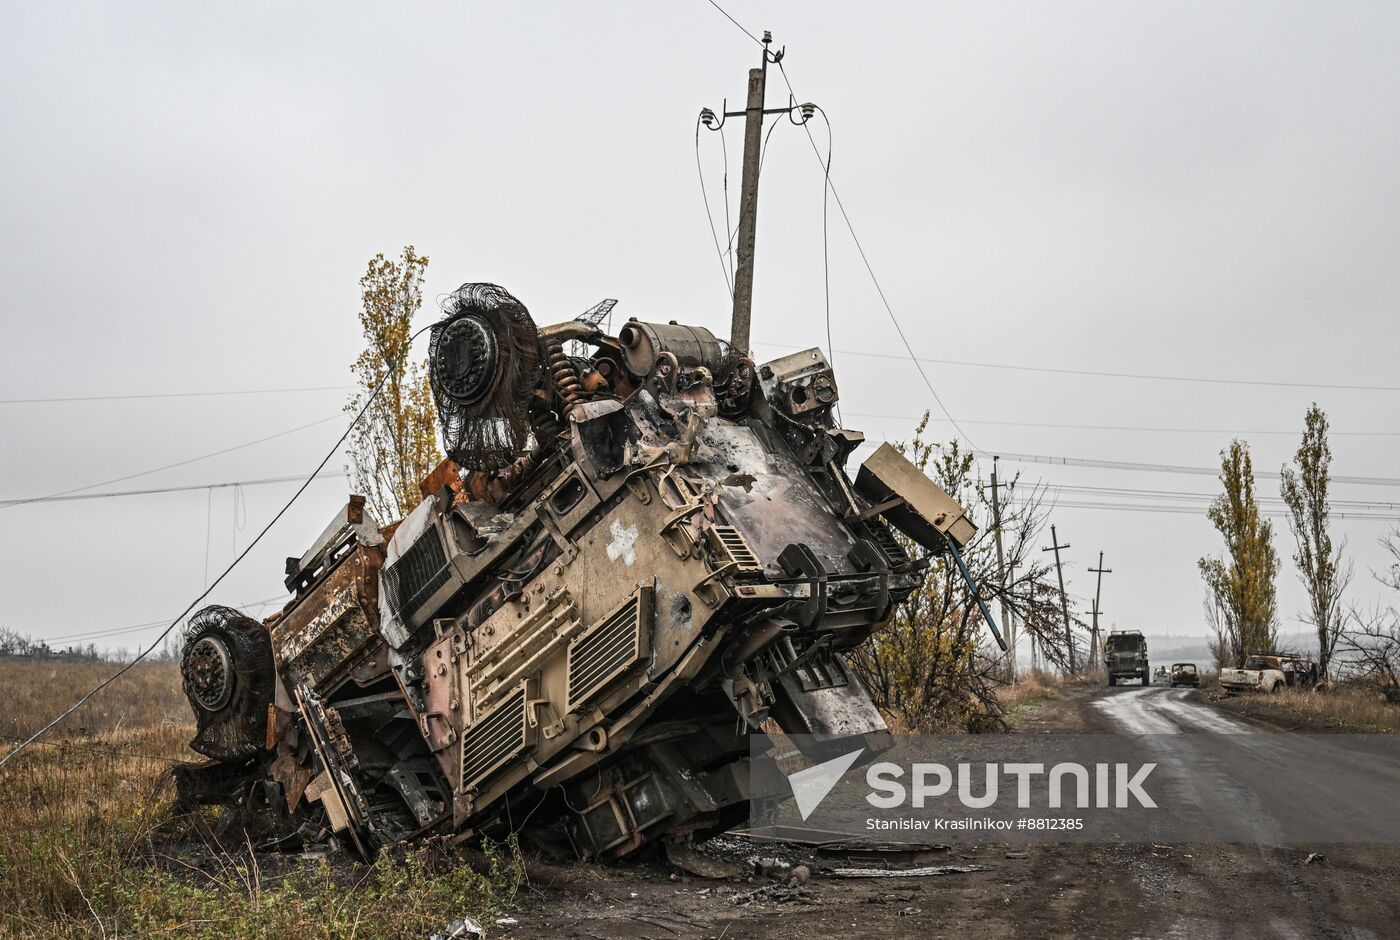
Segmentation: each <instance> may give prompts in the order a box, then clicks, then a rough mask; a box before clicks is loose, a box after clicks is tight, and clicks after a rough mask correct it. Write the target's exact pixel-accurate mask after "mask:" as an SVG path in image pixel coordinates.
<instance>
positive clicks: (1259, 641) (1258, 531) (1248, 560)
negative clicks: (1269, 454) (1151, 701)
mask: <svg viewBox="0 0 1400 940" xmlns="http://www.w3.org/2000/svg"><path fill="white" fill-rule="evenodd" d="M1220 482H1221V484H1222V485H1223V486H1224V492H1223V493H1221V494H1220V495H1219V496H1217V497H1216V498H1215V501H1214V502H1213V503H1211V506H1210V509H1209V510H1207V512H1206V515H1207V516H1208V517H1209V519H1210V521H1211V522H1212V523H1214V524H1215V527H1216V529H1218V530H1219V531H1220V534H1221V535H1222V536H1224V538H1225V557H1224V558H1202V559H1200V561H1198V562H1197V565H1198V566H1199V568H1200V571H1201V577H1202V578H1204V579H1205V582H1206V587H1207V589H1208V590H1209V591H1210V594H1211V597H1212V598H1213V600H1214V602H1215V606H1216V607H1217V608H1218V610H1219V619H1218V622H1217V626H1216V630H1217V634H1218V643H1217V649H1218V652H1217V655H1216V659H1217V665H1221V666H1224V665H1234V666H1242V665H1244V658H1245V657H1246V656H1248V655H1249V654H1250V653H1252V652H1255V651H1256V650H1266V649H1272V648H1273V646H1274V643H1275V641H1276V639H1277V636H1278V617H1277V613H1278V611H1277V607H1278V601H1277V598H1276V595H1275V593H1274V590H1275V589H1274V576H1275V575H1276V574H1278V553H1277V552H1275V551H1274V530H1273V526H1272V525H1270V524H1269V522H1267V521H1266V520H1265V519H1264V517H1263V516H1262V515H1261V514H1260V512H1259V503H1258V500H1257V499H1256V498H1255V495H1254V462H1253V460H1252V459H1251V458H1250V455H1249V447H1248V445H1246V444H1245V443H1244V442H1243V441H1240V440H1234V441H1231V442H1230V446H1229V447H1227V448H1226V449H1225V450H1223V451H1221V452H1220ZM1221 653H1224V654H1226V656H1227V657H1228V658H1221V655H1220V654H1221Z"/></svg>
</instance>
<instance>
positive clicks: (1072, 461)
mask: <svg viewBox="0 0 1400 940" xmlns="http://www.w3.org/2000/svg"><path fill="white" fill-rule="evenodd" d="M997 456H998V457H1000V458H1001V459H1002V460H1009V461H1012V462H1015V463H1032V464H1049V465H1051V466H1058V467H1086V468H1092V469H1098V470H1127V471H1132V472H1137V473H1184V474H1193V475H1200V476H1210V477H1218V476H1219V475H1220V468H1219V467H1190V466H1181V465H1178V464H1158V463H1133V462H1130V461H1126V460H1099V459H1094V458H1091V457H1054V456H1050V455H1047V454H1011V453H1007V452H1006V451H999V452H998V454H997ZM1254 476H1255V477H1256V478H1257V479H1265V480H1277V479H1280V478H1281V477H1282V474H1279V473H1277V472H1275V471H1271V470H1255V471H1254ZM1329 479H1330V481H1331V482H1332V483H1345V484H1351V485H1356V486H1400V479H1398V478H1395V477H1364V476H1332V477H1330V478H1329Z"/></svg>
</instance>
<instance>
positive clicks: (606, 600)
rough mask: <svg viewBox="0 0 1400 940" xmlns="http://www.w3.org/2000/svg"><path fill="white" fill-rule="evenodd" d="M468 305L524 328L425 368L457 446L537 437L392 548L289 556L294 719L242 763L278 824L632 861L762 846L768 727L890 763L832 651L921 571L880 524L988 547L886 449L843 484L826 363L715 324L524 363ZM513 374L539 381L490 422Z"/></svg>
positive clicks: (367, 844)
mask: <svg viewBox="0 0 1400 940" xmlns="http://www.w3.org/2000/svg"><path fill="white" fill-rule="evenodd" d="M469 287H470V288H472V289H470V290H469V289H468V288H469ZM478 288H479V289H478ZM454 297H457V298H459V299H460V298H463V297H465V298H469V299H470V298H475V297H487V298H498V299H499V298H502V297H504V298H506V300H503V301H501V302H500V303H501V305H502V306H501V309H508V310H509V313H510V319H509V322H508V323H507V322H504V321H502V320H501V319H500V318H501V316H502V315H501V314H500V313H499V311H498V310H497V308H496V307H492V306H491V305H490V304H485V305H479V306H471V304H470V303H468V302H466V301H463V302H462V303H461V304H459V305H458V306H456V307H454V308H453V311H454V312H453V313H452V315H451V316H452V317H469V318H471V317H474V318H477V319H476V321H474V322H473V323H471V324H468V325H466V326H461V327H452V328H451V329H450V330H444V335H445V336H456V337H458V338H459V339H460V341H454V342H444V343H443V344H440V345H435V347H434V348H435V350H439V352H436V353H435V355H437V356H440V357H442V356H446V357H453V356H455V357H457V358H456V359H452V360H451V361H446V360H443V361H439V360H434V361H433V362H432V371H431V374H432V375H434V376H435V377H438V376H445V377H446V378H444V379H443V381H444V382H447V383H448V384H447V386H446V387H445V388H444V389H437V388H436V387H435V392H439V393H440V394H439V395H438V398H439V404H440V413H442V414H443V420H444V421H449V422H451V423H452V427H453V432H454V434H453V437H452V438H451V439H452V440H458V441H470V440H474V439H485V438H483V437H482V434H483V432H482V431H481V429H480V427H478V425H479V424H480V423H481V422H490V421H492V420H497V419H496V418H495V417H493V415H497V414H502V415H506V416H507V418H509V419H510V420H516V418H517V417H518V415H517V414H516V412H514V411H512V410H511V409H513V408H515V407H516V406H517V404H518V403H519V402H528V409H529V415H528V420H529V425H530V427H531V428H532V429H533V430H532V442H531V444H530V448H529V450H528V451H525V452H520V453H517V455H516V459H515V460H514V461H513V462H505V463H504V464H502V463H500V462H496V463H494V466H490V465H486V464H482V465H477V466H472V465H471V459H472V456H473V455H472V453H471V452H469V451H466V450H463V451H453V452H452V453H454V454H455V455H456V457H455V458H454V459H457V460H458V461H459V462H460V463H462V467H459V466H458V463H453V462H451V461H448V462H444V463H443V464H442V465H441V466H439V467H438V468H437V469H435V470H434V471H433V473H432V474H431V475H430V476H429V478H428V479H426V480H425V481H424V482H423V487H422V490H423V493H424V497H425V498H424V501H423V503H422V504H421V505H420V506H419V507H418V508H417V509H415V510H414V511H413V512H412V513H411V514H410V515H409V516H408V517H407V518H406V519H404V520H403V521H402V522H394V523H392V524H391V525H390V526H388V527H386V528H385V529H383V530H380V529H379V528H378V527H377V525H376V524H375V523H374V522H373V521H372V520H369V519H368V518H367V517H366V516H365V515H364V513H363V503H362V501H358V500H352V501H351V503H350V504H349V505H348V506H347V508H346V509H345V510H344V511H343V512H342V513H340V514H338V515H337V516H336V518H335V519H334V520H332V522H331V524H330V525H329V526H328V527H327V529H326V532H325V533H324V534H323V536H322V537H321V538H320V539H318V541H317V543H316V544H315V545H314V546H313V547H312V549H311V550H310V551H308V552H307V553H306V554H304V555H303V556H301V557H300V558H298V559H292V560H290V561H289V563H288V572H287V574H288V584H289V587H291V588H292V589H293V590H295V591H296V593H297V596H296V598H295V599H294V600H293V601H292V602H291V603H290V604H289V605H288V606H287V608H286V609H285V610H284V611H283V612H281V613H280V614H279V615H278V616H277V617H275V618H272V619H271V620H270V628H271V641H272V646H273V650H274V653H275V673H276V674H275V676H274V677H272V678H273V679H275V683H276V692H277V694H276V706H275V707H274V708H272V709H271V710H269V711H268V719H267V721H266V740H265V741H263V742H262V743H263V745H264V747H263V748H262V749H261V752H260V753H258V754H255V755H253V756H252V757H251V758H250V760H249V764H248V767H249V768H251V771H250V772H251V773H253V775H254V776H255V777H261V778H262V779H264V780H265V781H267V783H268V785H269V786H273V787H275V788H277V789H278V791H279V792H280V793H281V794H282V795H283V797H284V799H283V800H282V805H283V806H284V808H285V810H286V811H287V812H288V813H292V814H294V815H296V817H297V818H298V819H304V820H305V824H308V825H321V826H323V827H325V828H327V829H329V830H333V831H335V832H337V833H338V834H339V835H340V836H341V837H342V838H344V839H345V840H346V842H347V843H348V844H350V845H352V846H353V847H355V848H356V849H357V850H359V851H362V852H365V853H367V854H368V853H370V852H372V851H373V850H374V848H375V847H376V846H379V845H383V844H386V843H391V842H394V841H398V840H401V839H409V838H415V837H417V836H419V835H421V834H424V833H428V832H446V833H452V834H455V835H456V836H457V837H459V838H464V839H467V838H474V837H477V836H481V835H489V836H493V837H500V836H503V835H505V834H507V833H509V832H511V831H513V830H516V829H518V828H519V827H520V826H522V825H524V826H525V828H524V830H523V832H522V835H523V836H524V837H526V838H527V839H529V840H531V841H532V842H534V843H535V844H537V845H540V846H543V847H547V848H552V849H557V850H559V851H562V852H566V853H573V854H576V855H578V856H581V857H585V858H616V857H620V856H623V855H626V854H628V853H631V852H634V851H636V850H637V849H639V848H640V847H642V846H644V845H646V844H647V843H649V842H652V841H655V840H675V839H682V838H686V837H688V836H692V835H705V834H709V833H714V832H718V831H723V830H725V829H728V828H731V827H733V826H734V825H736V824H737V823H739V822H742V821H743V820H744V819H745V818H746V816H747V810H748V806H747V799H748V774H747V759H748V756H749V755H748V749H749V741H748V736H749V734H750V733H751V732H752V731H754V730H755V729H757V727H758V726H759V725H760V724H761V723H763V722H765V721H771V722H775V723H776V724H777V726H779V727H780V728H781V729H782V730H783V731H786V732H788V733H791V734H795V735H801V736H804V737H803V738H802V740H804V741H808V742H814V743H808V744H805V745H804V746H806V747H810V748H812V749H814V751H813V753H814V754H817V755H820V754H821V753H824V749H826V748H827V747H846V748H848V749H849V748H850V747H851V746H853V743H855V742H858V743H859V744H860V746H862V747H864V748H865V749H866V753H868V754H869V755H872V756H873V755H874V754H875V753H878V752H879V751H880V750H881V749H883V748H884V747H885V746H886V741H887V736H888V733H887V731H886V729H885V726H884V722H883V721H882V720H881V718H880V715H879V713H878V712H877V711H876V709H875V708H874V706H873V705H872V704H871V702H870V699H869V697H868V695H867V694H866V693H865V691H864V689H863V688H862V687H861V686H860V685H859V683H858V682H857V681H856V680H855V679H854V677H853V676H852V675H851V674H850V672H849V670H848V669H847V668H846V667H845V664H844V661H843V659H842V658H841V655H840V654H841V652H842V651H844V650H848V649H850V648H852V647H854V646H857V645H859V644H860V643H862V642H864V641H865V640H866V639H867V638H868V637H869V636H870V634H871V632H872V631H873V630H875V629H877V628H878V627H879V626H880V625H881V624H882V623H883V622H884V621H885V619H886V618H887V617H888V616H889V613H890V611H891V609H892V607H893V605H894V604H895V603H897V602H898V601H899V600H900V599H901V598H903V597H905V596H907V595H908V593H909V592H910V591H911V590H913V589H914V587H915V586H916V585H917V584H918V583H919V582H920V579H921V577H922V569H923V564H924V563H923V560H922V559H919V558H911V557H909V556H908V555H907V554H906V553H905V551H904V550H903V549H902V548H901V547H900V545H899V543H898V542H897V541H896V540H895V539H894V538H893V537H892V535H891V533H890V530H889V528H888V527H887V525H886V519H889V520H890V521H893V522H894V523H895V524H896V525H899V526H900V527H901V528H904V529H905V530H906V531H910V530H911V528H912V529H915V530H917V529H918V527H919V526H923V527H925V528H927V529H928V530H929V531H930V532H932V533H933V535H932V537H931V538H929V539H928V540H927V541H933V539H935V538H936V539H942V538H944V537H945V536H946V537H948V538H951V539H955V540H965V539H966V538H968V537H970V533H969V531H968V526H969V524H968V523H967V521H966V518H965V516H964V515H963V514H962V510H961V508H960V507H958V506H956V504H954V503H953V502H952V501H951V500H949V499H948V498H947V497H946V494H942V493H941V491H938V490H937V488H936V487H933V486H932V484H931V483H930V482H929V481H928V480H927V478H925V477H923V476H922V475H921V474H918V473H917V471H915V472H914V474H912V475H911V474H910V473H909V471H908V468H907V467H905V466H904V465H903V464H900V463H899V461H898V460H894V459H891V458H890V457H889V455H888V453H886V452H882V451H877V456H878V457H879V459H877V460H875V462H874V464H873V466H868V467H867V469H866V470H864V471H862V477H860V478H858V480H857V481H854V482H853V481H852V480H851V479H850V477H848V476H847V473H846V470H845V464H846V461H847V459H848V457H849V456H850V454H851V452H852V450H853V449H854V448H855V447H856V446H858V445H859V444H860V442H861V441H862V440H863V437H862V435H860V434H859V432H855V431H848V430H846V429H842V428H839V427H837V426H836V425H835V423H834V413H833V408H832V406H833V405H834V403H835V401H836V396H837V391H836V382H835V377H834V375H833V374H832V372H831V369H830V367H829V365H828V364H827V363H826V360H825V358H824V357H823V356H822V355H821V353H820V352H819V351H818V350H808V351H806V352H803V353H798V354H794V355H793V356H787V357H783V359H780V360H776V361H775V362H773V363H769V364H766V365H763V366H755V364H754V363H753V362H752V361H750V360H749V359H748V358H747V357H745V356H742V355H738V354H737V353H735V352H734V351H732V350H728V351H726V350H725V349H724V348H723V347H722V346H721V344H719V343H718V342H717V341H715V339H714V337H713V335H711V334H710V333H709V332H708V331H707V330H704V329H703V328H699V327H688V326H681V325H677V324H648V323H639V322H637V321H629V322H628V323H627V324H626V325H625V327H624V329H623V330H622V331H621V335H620V336H619V337H612V336H607V335H605V334H603V333H602V332H601V331H600V330H599V329H598V328H597V327H596V325H594V324H593V323H583V322H581V321H573V322H571V324H561V325H560V326H558V327H546V328H545V329H544V330H541V331H538V332H537V334H536V336H537V338H538V349H535V350H531V351H528V354H526V355H521V354H519V353H518V351H517V352H515V353H513V352H511V350H512V348H514V347H512V346H511V344H512V343H516V344H517V345H518V342H519V340H520V336H521V335H522V330H523V329H524V328H525V327H524V326H523V324H526V323H527V321H528V315H527V314H526V315H524V317H523V319H522V312H523V307H521V306H519V305H518V302H514V301H513V298H509V295H508V294H506V293H505V292H504V291H501V289H499V288H494V287H493V286H491V285H485V286H480V285H478V286H472V285H468V286H466V287H464V288H463V289H462V290H461V291H459V292H457V294H455V295H454ZM493 302H494V301H493ZM531 328H532V327H531ZM493 331H494V332H493ZM462 337H465V339H462ZM565 342H581V343H583V344H584V345H585V346H588V347H591V348H592V350H593V351H592V353H591V354H590V355H588V356H578V355H574V354H573V353H569V354H567V355H566V354H565V353H564V351H563V347H562V344H564V343H565ZM512 356H515V357H516V358H515V359H512V358H511V357H512ZM473 357H476V358H473ZM483 357H484V358H483ZM490 357H498V359H492V358H490ZM512 363H514V365H512ZM522 363H523V364H522ZM532 363H539V364H543V366H542V367H541V368H539V369H538V370H537V371H535V372H531V371H530V370H531V369H534V368H535V366H533V365H532ZM497 372H499V373H500V374H501V375H507V376H510V377H512V381H514V380H515V379H518V378H519V377H521V376H528V375H538V385H537V387H536V388H535V389H534V391H533V392H532V393H530V394H528V395H523V393H521V392H520V389H519V388H518V387H516V386H514V385H512V386H510V388H509V389H507V392H508V393H509V395H511V396H516V397H510V398H509V399H508V400H507V399H505V398H502V399H501V400H500V402H498V401H497V399H495V398H493V397H492V396H493V395H497V394H498V393H497V392H496V391H493V390H495V389H497V388H498V387H502V382H503V381H504V380H498V376H497ZM435 381H436V378H435ZM507 392H501V393H499V394H501V395H505V394H507ZM459 393H460V394H459ZM467 393H470V397H466V396H467ZM453 395H458V397H457V398H454V397H453ZM522 396H523V397H522ZM498 406H499V407H498ZM444 409H445V411H444ZM453 409H455V411H454V410H453ZM502 420H504V419H502ZM474 422H475V423H474ZM474 435H475V437H474ZM484 452H485V451H484V450H483V453H484ZM896 456H897V455H896ZM492 459H493V460H495V459H496V458H495V452H494V451H493V452H492ZM899 459H900V460H902V458H899ZM905 463H907V461H906V462H905ZM862 478H864V479H866V480H867V484H866V485H859V480H860V479H862ZM870 481H874V482H870ZM877 484H878V486H877ZM931 487H932V488H931ZM876 490H878V492H876ZM901 512H902V513H903V514H904V515H903V516H901V515H900V513H901ZM907 517H913V518H914V522H913V523H909V522H908V521H907ZM915 537H916V538H918V536H917V535H916V536H915ZM260 727H261V726H260ZM240 779H241V778H240ZM526 820H528V825H526V824H525V823H524V822H523V821H526Z"/></svg>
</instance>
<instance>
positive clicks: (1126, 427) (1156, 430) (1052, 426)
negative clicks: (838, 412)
mask: <svg viewBox="0 0 1400 940" xmlns="http://www.w3.org/2000/svg"><path fill="white" fill-rule="evenodd" d="M851 417H853V418H875V419H880V420H885V421H911V422H912V421H918V420H920V416H919V415H887V414H872V413H869V412H857V411H853V412H851ZM933 420H935V421H942V420H944V419H942V418H934V419H933ZM963 423H964V424H986V425H995V426H999V427H1015V428H1046V429H1049V430H1057V431H1142V432H1149V433H1153V434H1219V435H1222V436H1235V437H1243V436H1246V435H1248V436H1255V435H1269V434H1277V435H1285V436H1288V437H1297V436H1299V434H1300V433H1301V432H1299V431H1296V430H1293V431H1282V430H1268V431H1261V430H1231V429H1229V428H1170V427H1155V426H1154V427H1149V426H1144V425H1131V424H1061V423H1054V422H1046V421H991V420H983V419H977V418H964V419H963ZM1327 433H1328V434H1329V435H1332V436H1335V437H1400V431H1333V430H1331V429H1330V428H1329V429H1328V431H1327Z"/></svg>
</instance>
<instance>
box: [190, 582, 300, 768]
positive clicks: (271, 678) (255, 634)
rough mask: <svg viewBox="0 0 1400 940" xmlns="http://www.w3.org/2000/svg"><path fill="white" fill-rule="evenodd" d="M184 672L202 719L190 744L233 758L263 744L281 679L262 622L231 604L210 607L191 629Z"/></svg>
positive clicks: (216, 755) (209, 754)
mask: <svg viewBox="0 0 1400 940" xmlns="http://www.w3.org/2000/svg"><path fill="white" fill-rule="evenodd" d="M180 673H181V678H182V679H183V685H184V690H185V696H186V697H187V698H188V699H189V703H190V708H191V710H192V711H193V712H194V716H195V722H196V724H197V725H198V733H197V734H196V735H195V738H194V740H193V741H191V742H190V747H192V748H193V749H194V750H196V751H198V752H199V753H201V754H203V755H205V756H206V757H212V758H214V759H215V760H218V761H224V762H228V763H232V762H237V761H243V760H247V759H248V758H250V757H252V756H253V755H254V754H256V753H258V752H259V751H260V750H262V747H263V740H264V737H265V735H266V727H267V707H268V705H270V704H271V703H272V700H273V689H274V685H275V683H276V666H275V665H274V663H273V659H272V642H271V638H270V637H269V636H268V632H267V630H266V628H264V627H263V625H262V624H260V623H258V622H257V621H256V620H253V619H252V618H250V617H246V616H244V615H243V614H240V613H239V612H238V611H236V610H231V609H230V608H227V607H206V608H204V609H203V610H201V611H199V612H198V613H196V614H195V615H194V616H192V617H191V618H190V620H189V624H188V626H187V627H186V629H185V648H184V651H183V653H182V655H181V657H180Z"/></svg>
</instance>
